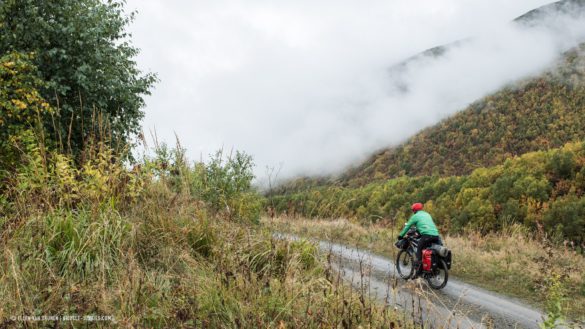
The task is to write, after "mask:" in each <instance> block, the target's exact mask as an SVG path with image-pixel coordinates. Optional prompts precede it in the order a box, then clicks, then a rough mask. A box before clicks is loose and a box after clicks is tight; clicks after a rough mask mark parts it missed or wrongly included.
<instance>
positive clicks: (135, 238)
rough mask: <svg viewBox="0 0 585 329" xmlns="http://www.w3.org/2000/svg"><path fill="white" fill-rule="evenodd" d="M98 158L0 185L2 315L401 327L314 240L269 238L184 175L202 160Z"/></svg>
mask: <svg viewBox="0 0 585 329" xmlns="http://www.w3.org/2000/svg"><path fill="white" fill-rule="evenodd" d="M97 159H98V160H96V161H97V162H96V163H93V162H91V161H90V162H88V163H86V164H85V165H84V166H83V169H77V168H76V167H75V166H74V165H73V164H72V161H69V160H68V159H67V158H66V157H64V156H57V155H55V156H53V157H50V158H49V157H47V158H43V160H44V161H31V162H30V163H28V164H27V167H26V168H24V169H23V170H22V171H20V172H19V175H18V178H17V181H16V182H15V184H13V185H11V186H9V187H8V188H7V190H6V194H5V199H4V202H3V203H0V250H1V251H0V300H1V301H2V303H1V305H0V328H7V327H27V328H35V327H86V326H89V327H103V328H110V327H113V326H115V327H122V328H146V327H148V328H193V327H205V328H235V327H240V328H269V327H278V328H321V327H327V328H330V327H338V326H343V325H345V326H349V327H357V326H364V327H406V328H408V327H409V325H408V324H407V323H405V322H404V319H403V318H404V317H403V316H402V317H399V316H398V314H397V313H395V312H394V311H393V310H390V309H388V308H384V307H383V306H382V305H378V304H376V303H374V302H372V301H371V300H369V299H367V296H363V295H362V296H360V295H359V294H356V293H353V294H352V293H348V292H347V291H348V290H349V289H351V288H349V287H347V286H346V285H344V284H341V283H339V282H337V281H335V280H334V279H333V278H332V275H331V271H330V269H329V268H328V265H327V263H326V262H325V261H324V260H323V259H321V258H320V256H319V254H318V252H317V248H316V247H315V246H314V245H313V244H310V243H308V242H303V241H295V242H288V241H281V240H277V239H274V238H273V237H272V235H271V233H270V231H268V230H266V229H264V228H263V227H261V226H259V225H257V224H253V222H254V221H253V220H252V219H250V220H248V221H246V220H244V217H242V216H235V215H234V214H246V213H248V212H244V211H243V210H242V209H244V210H246V209H247V208H242V207H243V206H241V207H240V208H238V210H237V211H238V212H235V211H234V210H233V207H230V209H229V212H228V213H222V212H218V211H216V210H215V209H216V208H215V207H214V205H213V204H212V203H210V202H209V201H207V200H206V199H205V198H203V197H202V195H204V196H205V195H206V194H205V193H202V189H203V187H201V186H199V185H194V184H193V181H195V182H199V181H198V180H195V179H194V176H193V175H194V174H195V173H196V172H195V171H194V170H201V168H202V167H201V166H199V167H197V168H195V169H193V168H190V167H182V168H180V169H181V170H174V168H171V169H172V173H174V174H172V173H170V172H171V170H169V171H167V172H164V171H161V170H158V171H154V170H155V169H156V168H162V166H159V165H157V164H156V163H154V164H152V163H145V164H143V166H142V168H139V169H137V170H134V171H133V172H129V171H127V170H126V169H124V167H123V166H122V165H120V164H116V163H114V162H112V161H110V159H111V156H101V157H97ZM99 159H104V160H99ZM166 163H167V162H165V167H164V168H166V167H169V166H174V165H173V164H172V163H171V164H166ZM149 168H154V169H152V170H151V169H149ZM213 168H214V169H213V170H215V171H217V170H218V166H214V167H213ZM188 173H190V174H188ZM230 177H231V176H230ZM217 190H218V189H214V191H217ZM203 191H204V190H203ZM244 193H246V194H245V195H249V194H250V193H254V192H253V191H251V190H244ZM225 195H226V194H222V195H221V200H222V201H225V204H227V205H232V204H238V203H237V202H236V201H238V200H239V198H240V197H239V196H238V195H236V196H235V198H236V201H234V200H233V199H232V198H231V197H225ZM211 197H212V198H213V197H215V195H211ZM238 202H239V201H238ZM224 209H225V207H224ZM246 211H247V210H246ZM364 297H365V298H364ZM56 316H57V317H59V318H55V317H56ZM43 317H45V318H43ZM47 317H48V318H47ZM63 317H69V318H68V319H64V318H63ZM90 317H93V318H92V319H94V320H93V321H89V320H88V319H90ZM96 317H97V318H96ZM95 319H100V320H95Z"/></svg>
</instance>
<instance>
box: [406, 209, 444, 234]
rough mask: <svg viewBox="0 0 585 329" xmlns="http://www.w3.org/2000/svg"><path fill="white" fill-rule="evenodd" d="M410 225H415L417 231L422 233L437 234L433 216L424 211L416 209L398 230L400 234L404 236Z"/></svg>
mask: <svg viewBox="0 0 585 329" xmlns="http://www.w3.org/2000/svg"><path fill="white" fill-rule="evenodd" d="M412 225H415V226H416V229H417V231H418V233H420V234H422V235H432V236H439V230H437V226H435V223H434V222H433V217H431V215H430V214H429V213H428V212H426V211H422V210H421V211H417V212H416V214H414V215H412V217H410V219H409V220H408V223H406V226H404V228H403V229H402V231H401V232H400V236H401V237H404V235H405V234H406V232H408V229H409V228H410V227H411V226H412Z"/></svg>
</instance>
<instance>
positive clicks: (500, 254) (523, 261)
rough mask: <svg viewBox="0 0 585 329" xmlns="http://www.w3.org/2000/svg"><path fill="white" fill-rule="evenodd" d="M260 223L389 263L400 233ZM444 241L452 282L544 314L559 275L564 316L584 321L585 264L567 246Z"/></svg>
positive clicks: (500, 239)
mask: <svg viewBox="0 0 585 329" xmlns="http://www.w3.org/2000/svg"><path fill="white" fill-rule="evenodd" d="M262 223H263V225H265V226H266V227H268V228H270V229H271V230H273V231H278V232H286V233H292V234H296V235H299V236H302V237H310V238H317V239H323V240H329V241H336V242H342V243H346V244H350V245H353V246H357V247H360V248H366V249H369V250H371V251H373V252H375V253H378V254H380V255H384V256H387V257H390V258H394V257H395V255H396V251H397V250H396V248H395V247H394V242H395V241H396V237H397V233H398V232H397V230H395V229H392V228H391V227H392V225H390V224H389V223H381V224H372V225H369V226H365V225H361V224H359V223H356V222H351V221H349V220H346V219H335V220H324V219H322V220H309V219H290V218H275V219H270V218H263V219H262ZM443 238H444V240H445V244H446V245H447V246H448V247H449V248H450V249H451V250H452V251H453V255H454V256H453V257H454V261H453V267H452V269H451V272H452V274H453V275H454V276H456V277H458V278H460V279H462V280H464V281H466V282H469V283H472V284H474V285H477V286H480V287H482V288H485V289H487V290H491V291H495V292H498V293H502V294H504V295H508V296H511V297H516V298H520V299H523V300H526V301H528V302H529V303H530V304H533V305H535V306H537V307H540V308H543V309H544V308H545V306H546V297H545V295H546V292H547V287H548V285H549V281H550V280H551V276H553V275H558V276H559V278H560V279H561V281H562V283H563V286H564V294H565V298H564V299H563V300H562V308H563V310H565V312H566V313H567V315H568V316H569V317H570V318H573V319H576V320H580V321H583V320H585V315H584V314H585V270H584V269H585V258H584V257H583V256H582V255H580V254H578V253H576V252H575V251H573V250H572V249H571V248H570V247H569V246H567V245H560V246H553V245H551V244H550V243H549V242H547V241H545V240H543V238H542V236H540V237H539V235H538V234H531V233H530V232H528V231H527V230H526V229H525V228H523V227H521V226H516V225H512V226H509V227H507V228H505V229H504V230H503V231H502V232H498V233H492V234H487V235H482V234H480V233H478V232H474V231H469V232H466V233H465V234H462V235H458V236H450V235H447V236H443Z"/></svg>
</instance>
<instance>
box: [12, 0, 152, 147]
mask: <svg viewBox="0 0 585 329" xmlns="http://www.w3.org/2000/svg"><path fill="white" fill-rule="evenodd" d="M132 17H133V16H132V15H126V14H125V13H124V11H123V2H121V1H114V0H108V1H105V2H104V1H101V0H53V1H42V0H3V1H1V2H0V53H8V52H13V51H18V52H23V53H34V54H35V56H34V58H33V59H32V60H33V64H35V65H36V67H38V69H39V74H40V77H41V79H42V80H44V81H45V82H46V83H45V84H44V85H43V86H42V88H41V89H40V93H41V96H43V97H44V98H45V99H46V100H49V101H50V103H51V105H53V106H54V107H55V108H57V109H58V112H57V113H56V114H55V119H56V120H55V123H54V124H53V122H46V123H45V126H46V127H47V128H48V129H49V130H57V133H59V134H61V135H62V136H64V139H65V137H67V140H69V141H70V144H71V145H70V146H71V147H72V149H73V151H79V150H80V149H81V148H82V146H83V141H84V139H85V137H86V135H87V134H89V133H91V132H90V131H88V127H91V126H93V125H96V120H97V119H96V117H97V113H99V114H101V115H102V116H103V119H104V120H105V121H106V123H107V124H108V126H109V129H110V131H109V133H110V134H111V137H113V138H114V139H115V140H118V141H121V142H126V141H128V139H129V137H130V135H131V134H133V133H136V132H138V130H139V128H140V120H141V118H142V117H143V112H142V111H141V108H142V107H143V106H144V99H143V97H144V95H147V94H149V90H150V88H151V87H152V85H153V83H154V82H155V80H156V78H155V76H154V75H152V74H143V73H142V72H140V70H139V69H138V68H137V65H136V62H135V60H134V57H135V56H136V55H137V53H138V50H137V49H136V48H135V47H133V46H132V45H131V44H130V41H129V35H128V34H127V33H126V31H125V28H126V27H127V25H128V24H129V23H130V22H131V21H132ZM96 112H97V113H96Z"/></svg>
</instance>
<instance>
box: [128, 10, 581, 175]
mask: <svg viewBox="0 0 585 329" xmlns="http://www.w3.org/2000/svg"><path fill="white" fill-rule="evenodd" d="M548 2H549V1H538V0H532V1H531V0H522V1H509V0H494V1H489V2H485V1H479V0H478V1H462V0H425V1H416V2H413V1H396V0H394V1H386V0H384V1H382V0H374V1H371V2H368V4H367V5H366V4H364V3H361V2H355V1H339V0H335V1H333V0H324V1H319V2H315V1H308V0H302V1H294V2H293V1H289V2H274V1H263V0H250V1H245V2H244V1H223V0H217V1H187V0H178V1H155V0H131V1H129V2H128V8H129V9H138V11H139V15H138V18H137V21H136V22H135V23H134V25H133V26H132V32H133V34H134V42H135V44H136V45H137V46H138V47H139V48H141V49H142V53H141V55H140V57H139V64H140V66H141V67H142V68H144V69H145V70H152V71H155V72H158V73H159V76H160V78H161V83H160V84H159V85H158V86H157V88H156V90H155V91H154V93H153V95H152V96H151V97H149V98H148V100H147V103H148V106H147V109H146V120H145V130H147V131H148V130H150V129H156V131H157V134H158V136H159V137H160V138H162V139H164V140H167V141H168V142H169V143H173V141H174V133H175V132H176V133H177V134H178V136H179V137H180V138H181V142H182V144H183V146H185V147H186V148H187V149H188V150H189V153H188V154H189V156H190V157H191V158H192V159H199V158H200V156H203V157H204V158H205V156H207V155H208V154H210V153H212V152H213V151H214V150H217V149H218V148H221V147H224V148H228V149H229V148H232V147H233V148H235V149H239V150H244V151H246V152H248V153H250V154H252V155H253V156H254V158H255V162H256V164H257V175H258V176H259V178H263V176H264V172H265V170H264V168H265V167H266V166H279V165H280V164H282V171H281V174H280V177H281V178H290V177H293V176H295V175H301V174H302V175H321V174H331V173H336V172H338V171H340V170H343V169H344V168H346V167H347V166H349V165H352V164H356V163H358V162H359V161H362V160H363V159H364V158H365V157H367V156H368V155H370V154H371V153H372V152H374V151H375V150H378V149H380V148H383V147H387V146H391V145H396V144H397V143H400V142H401V141H404V140H405V139H406V138H408V137H409V136H411V135H413V134H414V133H416V132H417V131H419V130H421V129H423V128H424V127H427V126H429V125H432V124H434V123H436V122H438V121H439V120H441V119H444V118H445V117H447V116H449V115H452V114H453V113H455V112H457V111H458V110H461V109H463V108H464V107H465V106H467V105H468V104H470V103H471V102H473V101H474V100H477V99H478V98H480V97H482V96H484V95H486V94H488V93H490V92H493V91H495V90H497V89H498V88H500V87H502V86H504V85H506V84H509V83H511V82H513V81H516V80H518V79H522V78H525V77H528V76H531V75H534V74H537V73H539V72H541V71H542V70H544V69H545V68H547V67H549V66H550V65H551V64H552V63H553V62H554V61H555V59H557V58H558V57H559V55H560V54H561V53H562V52H563V51H565V50H567V49H569V48H570V47H572V46H574V45H576V44H577V43H578V42H580V41H583V40H585V20H583V19H579V17H578V18H575V17H565V16H562V15H553V16H550V17H549V18H547V24H545V26H546V28H545V27H532V28H527V27H520V26H518V25H517V24H511V23H509V22H510V21H511V20H512V19H513V18H515V17H516V16H518V15H521V14H523V13H524V12H526V11H528V10H530V9H533V8H536V7H538V6H540V5H543V4H546V3H548ZM581 18H582V17H581ZM540 26H542V25H540ZM467 37H472V38H471V39H469V40H468V41H466V42H463V43H460V44H458V45H455V46H453V47H451V48H450V49H449V50H448V51H447V52H446V53H445V54H444V55H443V56H442V57H440V58H430V57H426V58H419V59H417V60H413V61H410V62H409V63H408V64H407V65H406V66H405V67H403V68H402V70H400V72H399V73H398V72H396V71H395V70H391V68H392V67H395V65H397V64H398V63H401V62H402V61H403V60H404V59H406V58H408V57H409V56H412V55H414V54H417V53H419V52H420V51H423V50H425V49H428V48H430V47H434V46H436V45H440V44H446V43H449V42H452V41H454V40H461V39H464V38H467ZM397 84H398V85H399V87H400V88H397V86H398V85H397Z"/></svg>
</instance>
